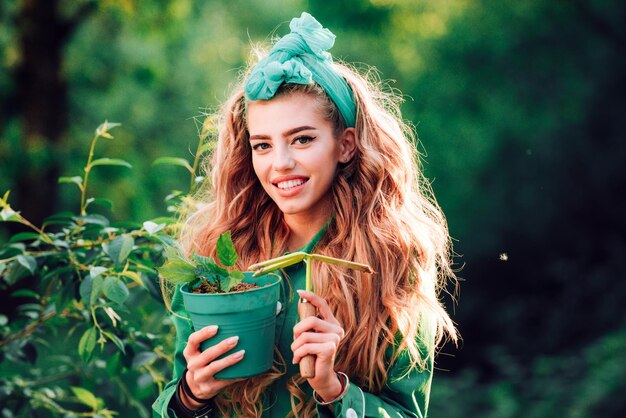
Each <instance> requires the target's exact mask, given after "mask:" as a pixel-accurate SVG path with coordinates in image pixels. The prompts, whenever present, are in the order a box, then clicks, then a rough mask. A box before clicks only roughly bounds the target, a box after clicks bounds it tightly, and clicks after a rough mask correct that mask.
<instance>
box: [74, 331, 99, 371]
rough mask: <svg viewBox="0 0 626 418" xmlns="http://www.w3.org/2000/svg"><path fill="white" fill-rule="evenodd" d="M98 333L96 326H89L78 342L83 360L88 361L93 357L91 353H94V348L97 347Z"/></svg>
mask: <svg viewBox="0 0 626 418" xmlns="http://www.w3.org/2000/svg"><path fill="white" fill-rule="evenodd" d="M96 334H97V330H96V328H95V327H91V328H89V329H88V330H87V331H85V333H84V334H83V336H82V337H80V341H79V342H78V355H79V356H80V358H81V359H83V362H85V363H87V362H88V361H89V359H91V355H92V354H93V350H94V348H96Z"/></svg>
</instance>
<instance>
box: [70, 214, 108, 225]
mask: <svg viewBox="0 0 626 418" xmlns="http://www.w3.org/2000/svg"><path fill="white" fill-rule="evenodd" d="M73 219H74V220H75V221H82V222H83V223H86V224H93V225H101V226H104V227H107V226H109V220H108V219H107V218H105V217H104V216H102V215H98V214H92V215H85V216H75V217H74V218H73Z"/></svg>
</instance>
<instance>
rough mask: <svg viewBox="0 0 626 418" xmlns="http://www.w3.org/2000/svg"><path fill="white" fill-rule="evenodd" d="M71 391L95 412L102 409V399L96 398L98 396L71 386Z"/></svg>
mask: <svg viewBox="0 0 626 418" xmlns="http://www.w3.org/2000/svg"><path fill="white" fill-rule="evenodd" d="M71 389H72V392H74V395H76V397H77V398H78V400H79V401H80V402H81V403H83V404H85V405H87V406H88V407H90V408H92V409H93V410H94V411H95V410H98V409H100V408H101V407H102V399H99V398H96V396H95V395H94V394H93V393H91V392H89V391H88V390H87V389H83V388H79V387H76V386H71Z"/></svg>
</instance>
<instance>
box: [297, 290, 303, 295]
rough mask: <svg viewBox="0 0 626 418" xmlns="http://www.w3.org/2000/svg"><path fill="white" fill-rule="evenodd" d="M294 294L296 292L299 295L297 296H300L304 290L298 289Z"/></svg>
mask: <svg viewBox="0 0 626 418" xmlns="http://www.w3.org/2000/svg"><path fill="white" fill-rule="evenodd" d="M296 292H298V294H299V295H301V294H303V293H304V290H300V289H298V290H296Z"/></svg>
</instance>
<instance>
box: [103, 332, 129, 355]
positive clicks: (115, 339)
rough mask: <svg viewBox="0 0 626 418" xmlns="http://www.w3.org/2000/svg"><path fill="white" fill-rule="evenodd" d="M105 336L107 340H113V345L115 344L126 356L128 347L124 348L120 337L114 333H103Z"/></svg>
mask: <svg viewBox="0 0 626 418" xmlns="http://www.w3.org/2000/svg"><path fill="white" fill-rule="evenodd" d="M103 334H104V335H105V337H106V338H108V339H109V340H111V341H112V342H113V344H115V346H116V347H117V348H118V349H119V350H120V351H121V352H122V353H124V354H126V347H124V342H123V341H122V340H120V339H119V337H118V336H117V335H115V334H113V333H110V332H106V331H105V332H103Z"/></svg>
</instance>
